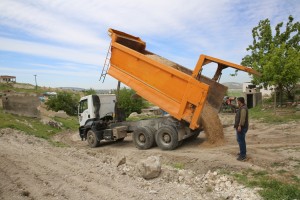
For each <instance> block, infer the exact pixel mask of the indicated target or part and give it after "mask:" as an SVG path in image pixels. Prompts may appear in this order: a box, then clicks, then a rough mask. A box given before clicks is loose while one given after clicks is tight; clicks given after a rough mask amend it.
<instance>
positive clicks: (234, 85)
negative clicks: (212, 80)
mask: <svg viewBox="0 0 300 200" xmlns="http://www.w3.org/2000/svg"><path fill="white" fill-rule="evenodd" d="M222 84H223V85H225V86H226V87H228V89H243V84H242V83H237V82H226V83H222Z"/></svg>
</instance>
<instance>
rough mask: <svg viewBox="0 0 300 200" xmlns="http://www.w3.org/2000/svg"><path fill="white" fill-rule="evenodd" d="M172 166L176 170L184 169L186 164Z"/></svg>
mask: <svg viewBox="0 0 300 200" xmlns="http://www.w3.org/2000/svg"><path fill="white" fill-rule="evenodd" d="M172 166H173V167H174V168H175V169H184V164H183V163H174V164H173V165H172Z"/></svg>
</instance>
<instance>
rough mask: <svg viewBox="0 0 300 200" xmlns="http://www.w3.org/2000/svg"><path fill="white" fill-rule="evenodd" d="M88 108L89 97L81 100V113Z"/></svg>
mask: <svg viewBox="0 0 300 200" xmlns="http://www.w3.org/2000/svg"><path fill="white" fill-rule="evenodd" d="M86 109H88V102H87V99H85V100H82V101H80V103H79V113H83V111H85V110H86Z"/></svg>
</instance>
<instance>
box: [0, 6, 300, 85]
mask: <svg viewBox="0 0 300 200" xmlns="http://www.w3.org/2000/svg"><path fill="white" fill-rule="evenodd" d="M289 15H293V17H294V18H295V21H300V1H299V0H285V1H284V0H251V1H242V0H240V1H238V0H108V1H103V0H88V1H86V0H0V75H14V76H16V77H17V82H25V83H31V84H34V76H33V75H35V74H36V75H37V80H38V85H41V86H51V87H81V88H94V89H111V88H115V87H116V81H115V80H113V78H110V77H109V78H107V79H106V81H105V82H104V83H102V82H99V81H98V80H99V76H100V73H101V70H102V67H103V64H104V60H105V56H106V52H107V50H108V47H109V43H110V37H109V36H108V34H107V30H108V28H110V27H111V28H114V29H118V30H120V31H123V32H126V33H129V34H132V35H135V36H138V37H140V38H142V39H143V40H144V41H145V42H146V43H147V49H148V50H149V51H152V52H154V53H156V54H158V55H161V56H163V57H166V58H168V59H170V60H172V61H174V62H177V63H179V64H181V65H183V66H186V67H188V68H190V69H193V68H194V66H195V64H196V63H197V60H198V58H199V55H200V54H206V55H210V56H214V57H217V58H221V59H223V60H227V61H231V62H234V63H238V64H240V62H241V60H242V58H243V57H244V56H245V55H246V54H247V52H246V48H247V46H248V45H249V44H251V43H252V34H251V30H252V28H253V27H254V26H256V25H258V22H259V21H260V20H263V19H266V18H269V19H270V20H271V24H272V25H273V26H275V25H276V24H277V23H279V22H282V21H284V22H286V21H287V19H288V16H289ZM206 67H207V68H208V69H205V70H206V71H205V73H207V75H208V76H209V75H210V74H211V73H212V72H211V71H212V69H213V67H210V66H206ZM232 72H233V70H226V71H225V72H224V74H223V77H222V79H221V82H228V81H230V82H232V81H233V82H245V81H249V80H250V78H249V77H248V75H247V74H246V73H242V72H241V73H239V74H238V76H237V77H231V76H229V74H230V73H232Z"/></svg>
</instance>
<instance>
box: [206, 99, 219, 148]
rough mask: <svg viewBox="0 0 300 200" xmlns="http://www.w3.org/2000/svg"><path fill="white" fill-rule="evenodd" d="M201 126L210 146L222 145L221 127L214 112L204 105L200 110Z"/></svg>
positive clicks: (211, 108)
mask: <svg viewBox="0 0 300 200" xmlns="http://www.w3.org/2000/svg"><path fill="white" fill-rule="evenodd" d="M201 124H202V125H203V128H204V132H205V135H206V138H207V141H208V142H209V143H210V144H223V143H224V132H223V125H222V123H221V120H220V118H219V116H218V113H217V112H216V110H215V109H214V108H213V107H212V106H211V105H210V104H209V103H206V104H205V106H204V107H203V110H202V115H201Z"/></svg>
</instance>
